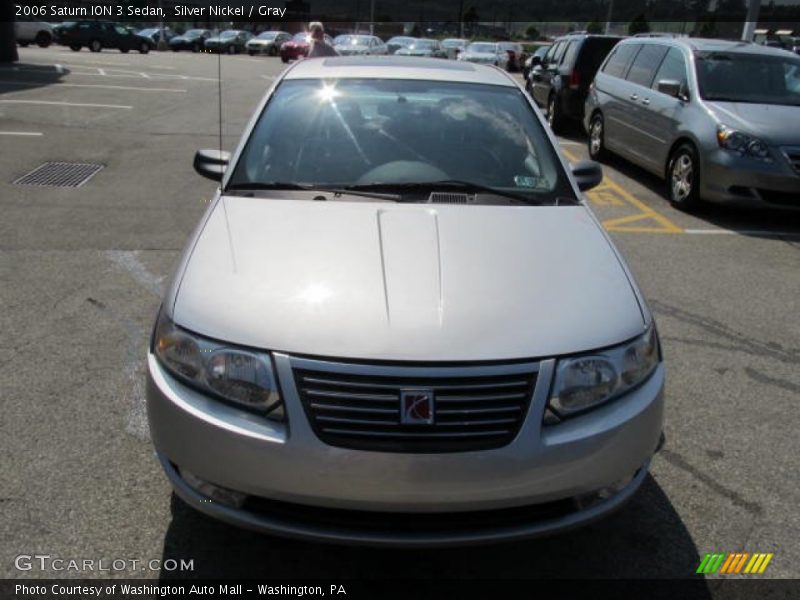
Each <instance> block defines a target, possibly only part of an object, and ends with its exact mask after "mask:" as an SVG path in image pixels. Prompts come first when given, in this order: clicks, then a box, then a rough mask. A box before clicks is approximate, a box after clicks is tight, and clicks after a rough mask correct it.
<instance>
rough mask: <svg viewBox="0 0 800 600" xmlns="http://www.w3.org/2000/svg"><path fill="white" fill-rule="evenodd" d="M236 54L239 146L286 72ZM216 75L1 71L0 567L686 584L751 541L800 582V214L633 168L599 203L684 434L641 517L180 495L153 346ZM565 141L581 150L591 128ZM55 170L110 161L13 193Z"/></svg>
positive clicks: (193, 67)
mask: <svg viewBox="0 0 800 600" xmlns="http://www.w3.org/2000/svg"><path fill="white" fill-rule="evenodd" d="M221 67H222V80H223V87H222V102H223V105H222V114H223V122H222V128H221V134H222V144H223V146H224V147H225V148H228V149H230V148H232V147H233V146H234V145H235V143H236V142H237V141H238V138H239V135H240V133H241V131H242V129H243V127H244V126H245V124H246V122H247V120H248V118H249V117H250V115H251V113H252V111H253V109H254V107H255V106H256V104H257V103H258V101H259V99H260V97H261V96H262V94H263V93H264V91H265V90H266V88H267V87H268V86H269V85H271V83H272V81H273V80H274V78H275V76H276V75H277V74H279V73H280V72H281V70H282V69H283V68H284V66H283V65H282V64H281V62H280V60H279V59H273V58H259V57H254V58H251V57H247V56H224V57H222V59H221ZM217 76H218V61H217V58H216V57H213V56H209V55H204V54H200V55H197V54H190V53H180V54H175V53H163V52H162V53H157V52H156V53H151V54H149V55H145V56H142V55H138V54H134V53H130V54H127V55H124V54H120V53H119V52H117V51H104V52H101V53H99V54H92V53H89V52H87V51H85V50H84V51H82V52H80V53H74V52H71V51H70V50H68V49H66V48H62V47H58V46H53V47H50V48H48V49H40V48H27V49H20V61H19V63H17V64H16V65H14V66H3V67H0V148H2V151H0V214H2V218H0V302H1V303H2V307H3V310H2V312H0V331H2V337H1V338H0V397H2V405H3V411H2V417H0V439H1V440H2V442H0V448H2V451H3V455H4V457H5V458H4V460H3V461H2V462H0V506H2V509H3V515H4V518H3V527H2V529H3V532H2V534H0V539H2V541H3V543H2V550H1V551H0V576H2V577H20V576H22V577H44V576H72V577H77V576H80V575H81V574H80V573H75V572H53V571H41V570H38V569H34V570H31V571H25V572H21V571H19V570H17V569H16V568H15V566H14V557H15V556H17V555H18V554H23V553H27V554H31V553H43V554H50V555H52V556H59V557H63V558H94V559H100V558H105V559H108V560H111V559H114V558H129V559H130V558H135V559H140V560H144V561H147V560H150V559H167V558H175V559H193V561H194V571H192V572H191V573H168V572H162V573H160V574H159V572H157V571H155V572H154V571H148V570H141V569H139V570H135V571H122V572H119V573H116V575H118V576H136V577H158V576H159V575H160V576H162V577H164V578H168V577H179V576H197V577H216V576H249V577H266V576H269V577H286V578H291V577H321V578H334V577H335V578H351V577H352V578H356V577H358V578H361V577H365V578H370V577H379V576H387V577H388V576H393V577H408V576H414V577H445V578H446V577H452V578H468V577H484V578H486V577H495V576H497V577H509V578H528V577H531V578H533V577H604V578H608V577H612V578H613V577H693V576H694V573H695V570H696V568H697V566H698V564H699V562H700V559H701V558H702V557H703V556H704V555H705V553H707V552H735V551H745V552H772V553H774V558H773V559H772V562H771V564H770V566H769V568H768V569H767V571H766V573H765V575H764V576H770V577H800V567H799V566H798V565H800V543H798V540H800V517H799V516H798V513H797V506H798V505H799V504H800V478H798V476H797V461H798V445H797V431H798V430H800V411H798V400H800V318H798V314H800V214H792V213H787V212H781V211H763V212H755V211H742V210H732V209H728V208H725V207H705V208H703V209H702V210H701V211H700V212H698V213H697V214H695V215H691V216H690V215H686V214H683V213H680V212H677V211H675V210H674V209H672V208H671V207H670V206H669V204H668V203H667V202H666V200H665V199H664V197H663V195H662V193H661V187H662V183H661V182H660V181H658V180H657V179H656V178H654V177H652V176H650V175H648V174H646V173H644V172H643V171H641V170H639V169H637V168H635V167H632V166H630V165H627V164H625V163H624V162H622V161H616V160H615V161H612V162H610V163H609V164H608V165H606V166H605V174H606V179H605V181H604V183H603V185H602V186H601V187H599V188H597V189H596V190H593V191H592V192H590V193H589V194H588V198H589V201H590V203H591V206H592V208H593V209H594V210H595V212H596V214H597V215H598V217H599V218H600V220H601V221H602V222H603V224H604V225H605V227H606V228H607V229H608V231H609V232H610V234H611V236H612V237H613V239H614V241H615V242H616V243H617V244H618V247H619V248H620V249H621V251H622V252H623V254H624V256H625V257H626V259H627V261H628V264H629V265H630V267H631V269H632V270H633V272H634V274H635V276H636V277H637V279H638V282H639V284H640V285H641V287H642V289H643V291H644V293H645V295H646V297H647V298H648V300H649V302H650V306H651V308H652V309H653V311H654V313H655V315H656V318H657V321H658V325H659V330H660V333H661V338H662V342H663V344H664V349H665V354H666V357H667V361H668V363H667V364H668V385H667V394H668V402H667V412H666V436H667V444H666V447H665V449H664V450H663V451H662V452H661V453H660V454H659V455H658V456H657V457H656V458H655V459H654V462H653V465H652V474H651V476H650V477H649V478H648V480H647V481H646V483H645V485H644V487H643V489H642V490H641V491H640V493H639V494H638V495H637V496H636V497H635V498H634V499H633V500H632V501H631V502H630V503H629V504H628V505H627V506H626V507H625V508H624V509H622V510H621V511H619V512H617V513H616V514H614V515H613V516H611V517H610V518H608V519H606V520H604V521H602V522H598V523H596V524H594V525H592V526H590V527H588V528H585V529H582V530H579V531H574V532H572V533H568V534H565V535H563V536H559V537H554V538H547V539H542V540H535V541H531V542H526V543H517V544H506V545H497V546H490V547H480V548H465V549H458V550H435V551H433V550H430V551H419V550H415V551H399V550H397V551H396V550H372V549H361V548H337V547H332V546H327V545H316V544H310V543H304V542H298V541H288V540H282V539H275V538H270V537H265V536H259V535H254V534H252V533H248V532H245V531H240V530H238V529H235V528H232V527H229V526H227V525H224V524H222V523H218V522H216V521H213V520H210V519H208V518H206V517H204V516H202V515H200V514H198V513H195V512H194V511H192V510H191V509H188V508H187V507H185V506H184V505H183V504H182V503H181V502H180V501H178V500H176V499H175V498H173V497H172V496H171V492H170V488H169V485H168V484H167V481H166V479H165V477H164V476H163V475H162V472H161V468H160V466H159V465H158V463H157V461H156V459H155V457H154V455H153V451H152V448H151V445H150V442H149V439H148V431H147V423H146V418H145V411H144V396H143V387H144V386H143V381H144V365H145V361H144V359H145V353H146V344H147V337H148V334H149V330H150V327H151V325H152V320H153V317H154V315H155V312H156V310H157V308H158V305H159V294H160V293H161V286H162V284H163V282H164V280H165V278H166V277H167V276H168V275H169V273H170V271H171V269H172V267H173V264H174V263H175V261H176V259H177V257H178V253H179V251H180V250H181V248H182V246H183V244H184V241H185V240H186V238H187V236H188V235H189V233H190V232H191V230H192V229H193V227H194V226H195V224H196V223H197V221H198V219H199V217H200V215H201V214H202V212H203V210H204V207H205V204H206V202H207V201H208V199H209V198H210V197H211V195H212V193H213V190H214V184H213V182H210V181H208V180H205V179H202V178H200V177H199V176H197V175H196V174H195V173H194V171H193V169H192V158H193V154H194V151H195V150H196V149H198V148H205V147H210V148H214V147H217V145H218V143H219V135H220V126H219V104H218V88H217ZM561 141H562V148H563V151H564V153H565V155H566V156H567V157H568V158H569V159H570V160H576V159H579V158H585V157H586V149H585V144H584V141H583V137H582V135H581V132H580V131H579V130H578V129H577V128H575V130H574V131H573V132H571V133H569V134H567V135H565V136H563V137H562V139H561ZM48 161H76V162H88V163H98V164H102V165H104V168H103V169H102V170H100V171H99V172H98V173H97V174H96V175H94V177H93V178H92V179H91V180H90V181H89V182H88V183H86V184H85V185H84V186H82V187H78V188H42V187H35V186H23V185H16V184H14V183H13V182H14V181H16V180H17V179H18V178H19V177H21V176H23V175H25V174H26V173H28V172H29V171H31V170H33V169H34V168H36V167H38V166H39V165H41V164H42V163H44V162H48ZM591 293H592V290H590V289H587V290H586V294H591ZM113 574H114V573H112V575H113ZM96 575H98V576H100V575H102V576H106V575H109V573H97V574H96ZM722 583H723V582H721V581H719V580H718V579H712V580H709V581H704V580H701V579H698V583H697V586H698V590H699V591H702V592H705V591H708V593H709V595H713V592H714V590H715V589H718V586H719V585H720V584H722Z"/></svg>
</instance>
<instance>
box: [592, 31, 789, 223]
mask: <svg viewBox="0 0 800 600" xmlns="http://www.w3.org/2000/svg"><path fill="white" fill-rule="evenodd" d="M584 126H585V127H586V130H587V132H588V133H589V154H590V155H591V157H592V158H593V159H595V160H600V159H602V158H603V155H604V154H605V153H606V152H613V153H615V154H618V155H620V156H622V157H624V158H626V159H628V160H630V161H631V162H634V163H636V164H638V165H639V166H641V167H644V168H645V169H647V170H649V171H652V172H653V173H655V174H656V175H659V176H661V177H664V178H665V179H666V181H667V194H668V198H669V200H670V202H671V203H672V204H673V205H674V206H676V207H678V208H681V209H691V208H692V207H694V206H696V204H697V203H698V201H699V200H701V199H704V200H712V201H726V202H731V201H733V202H741V203H746V204H749V205H761V206H769V205H773V206H792V207H800V57H798V56H796V55H793V54H792V53H790V52H786V51H783V50H776V49H773V48H765V47H763V46H758V45H755V44H749V43H745V42H731V41H722V40H703V39H692V38H679V39H669V38H653V39H642V38H631V39H628V40H625V41H624V42H621V43H620V44H619V45H618V46H617V47H616V48H615V50H614V51H613V52H612V53H611V54H610V55H609V57H608V58H607V59H606V61H605V63H604V64H603V66H602V67H601V69H600V71H599V72H598V73H597V75H596V77H595V80H594V83H593V84H592V86H591V88H590V90H589V96H588V98H587V101H586V110H585V117H584Z"/></svg>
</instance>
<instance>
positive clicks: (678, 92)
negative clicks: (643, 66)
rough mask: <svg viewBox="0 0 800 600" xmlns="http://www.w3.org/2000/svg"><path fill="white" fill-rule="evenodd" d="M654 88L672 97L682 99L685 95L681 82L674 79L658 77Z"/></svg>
mask: <svg viewBox="0 0 800 600" xmlns="http://www.w3.org/2000/svg"><path fill="white" fill-rule="evenodd" d="M656 89H657V90H658V91H659V92H661V93H662V94H666V95H667V96H672V97H673V98H680V99H683V98H685V97H686V89H685V88H684V86H683V84H682V83H681V82H680V81H676V80H675V79H659V80H658V83H657V84H656Z"/></svg>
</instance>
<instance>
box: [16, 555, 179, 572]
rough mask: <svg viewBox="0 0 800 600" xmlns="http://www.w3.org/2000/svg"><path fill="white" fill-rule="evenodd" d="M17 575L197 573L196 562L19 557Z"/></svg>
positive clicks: (154, 559) (43, 556)
mask: <svg viewBox="0 0 800 600" xmlns="http://www.w3.org/2000/svg"><path fill="white" fill-rule="evenodd" d="M14 567H15V568H16V569H17V570H18V571H57V572H60V571H73V572H101V573H111V572H116V573H119V572H124V571H129V572H130V571H194V559H185V558H181V559H175V558H166V559H164V560H162V559H160V558H153V559H147V560H142V559H138V558H71V557H61V556H52V555H50V554H20V555H18V556H17V557H16V558H15V559H14Z"/></svg>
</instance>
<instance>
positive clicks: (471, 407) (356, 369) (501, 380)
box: [289, 357, 540, 453]
mask: <svg viewBox="0 0 800 600" xmlns="http://www.w3.org/2000/svg"><path fill="white" fill-rule="evenodd" d="M289 363H290V365H291V368H292V375H293V379H294V383H295V387H296V389H297V393H298V396H299V399H300V402H301V404H302V406H303V410H304V412H305V414H306V417H307V419H308V422H309V424H310V426H311V428H312V430H313V431H314V433H315V434H316V435H317V437H318V438H319V439H320V440H321V441H323V442H324V443H326V444H328V445H331V446H337V447H342V448H350V449H356V450H371V451H383V452H406V453H415V452H425V453H433V452H466V451H475V450H486V449H491V448H500V447H503V446H505V445H507V444H509V443H510V442H511V441H512V440H513V439H514V437H516V435H517V433H518V432H519V430H520V428H521V427H522V424H523V422H524V421H525V418H526V416H527V414H528V409H529V406H530V403H531V398H532V396H533V390H534V388H535V384H536V379H537V376H538V372H539V367H540V364H539V363H536V362H525V363H508V364H492V365H467V366H417V365H414V364H411V365H408V366H404V365H374V364H373V365H370V364H358V363H340V362H332V361H321V360H312V359H305V358H296V357H289ZM409 389H412V390H413V389H429V390H431V391H432V392H433V395H434V400H433V406H434V422H433V424H408V423H401V422H400V408H401V407H400V392H401V390H409Z"/></svg>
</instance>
